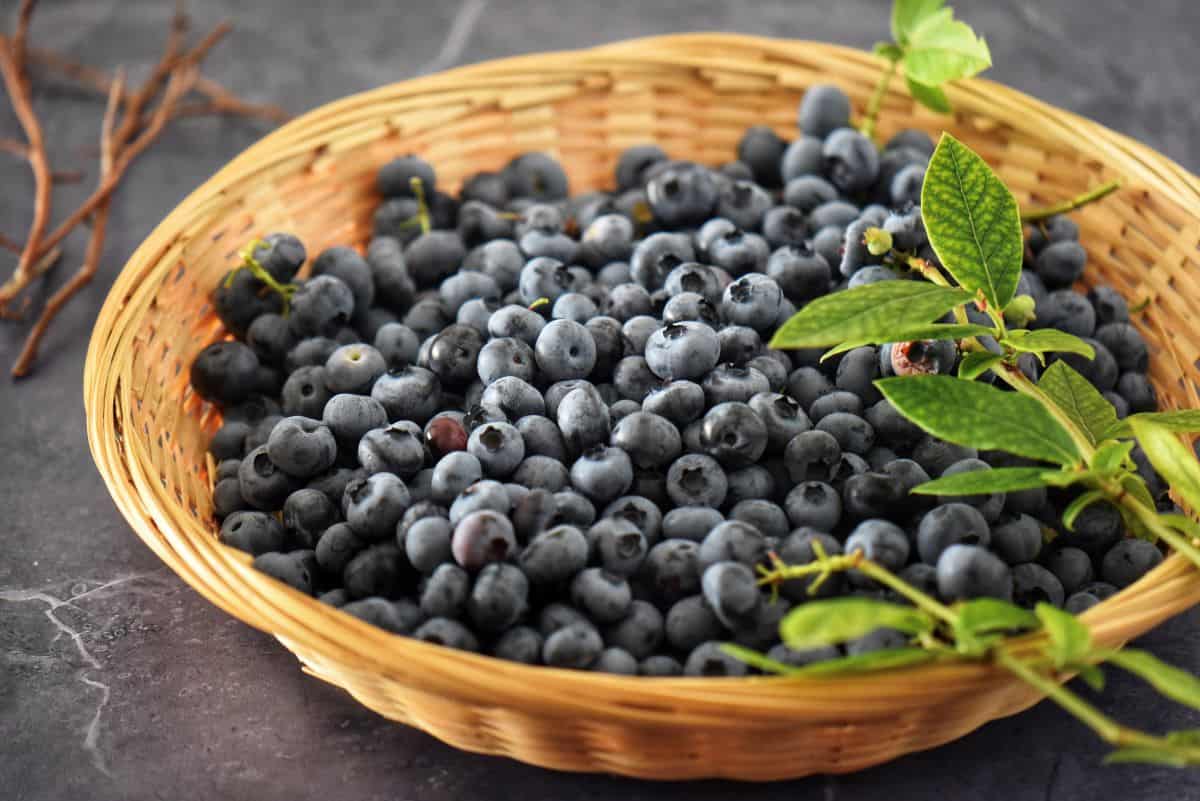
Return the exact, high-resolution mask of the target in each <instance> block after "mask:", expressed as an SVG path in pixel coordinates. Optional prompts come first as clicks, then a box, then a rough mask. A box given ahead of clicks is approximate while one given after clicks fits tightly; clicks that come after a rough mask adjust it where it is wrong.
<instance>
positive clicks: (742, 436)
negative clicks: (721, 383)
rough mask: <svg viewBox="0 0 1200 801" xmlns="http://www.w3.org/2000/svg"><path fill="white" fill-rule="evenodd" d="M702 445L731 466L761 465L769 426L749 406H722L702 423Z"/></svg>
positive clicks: (743, 404)
mask: <svg viewBox="0 0 1200 801" xmlns="http://www.w3.org/2000/svg"><path fill="white" fill-rule="evenodd" d="M700 445H701V447H702V448H703V449H704V451H705V452H706V453H707V454H708V455H709V456H712V457H713V458H714V459H716V460H717V461H718V462H720V463H721V464H722V465H724V466H727V467H746V466H748V465H751V464H754V463H755V462H757V461H758V460H759V459H760V458H761V457H762V455H763V452H764V451H765V450H766V447H767V427H766V424H765V423H763V421H762V419H761V418H760V417H759V416H758V415H757V414H756V413H755V412H754V410H753V409H752V408H751V407H750V406H749V405H748V404H745V403H740V402H728V403H718V404H717V405H716V406H713V407H712V408H711V409H709V411H708V413H707V414H706V415H705V416H704V419H703V420H702V421H701V424H700Z"/></svg>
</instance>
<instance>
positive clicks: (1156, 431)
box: [1129, 416, 1200, 509]
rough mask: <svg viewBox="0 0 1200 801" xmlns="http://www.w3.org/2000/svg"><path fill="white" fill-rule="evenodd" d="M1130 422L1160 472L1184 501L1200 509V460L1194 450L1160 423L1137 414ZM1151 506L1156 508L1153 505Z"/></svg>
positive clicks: (1139, 441) (1193, 507)
mask: <svg viewBox="0 0 1200 801" xmlns="http://www.w3.org/2000/svg"><path fill="white" fill-rule="evenodd" d="M1129 424H1130V425H1131V426H1132V427H1133V434H1134V436H1136V437H1137V441H1138V443H1139V444H1141V446H1142V450H1143V451H1145V452H1146V458H1147V459H1149V460H1150V464H1152V465H1154V469H1155V470H1157V471H1158V472H1159V475H1161V476H1162V477H1163V478H1165V479H1166V480H1167V484H1169V485H1170V486H1171V489H1173V490H1174V491H1175V492H1178V493H1179V496H1180V497H1181V498H1182V500H1183V502H1184V503H1186V504H1187V505H1188V506H1190V507H1191V508H1192V509H1200V463H1198V462H1197V461H1196V456H1195V454H1194V453H1192V449H1191V448H1188V447H1187V446H1185V445H1184V444H1183V443H1182V442H1180V441H1179V438H1178V437H1177V436H1176V435H1175V434H1174V432H1173V431H1172V430H1171V429H1169V428H1166V427H1164V426H1161V425H1158V424H1157V423H1152V422H1149V421H1147V420H1145V419H1142V420H1139V419H1137V417H1136V416H1135V417H1132V418H1129ZM1150 508H1154V507H1153V505H1151V507H1150Z"/></svg>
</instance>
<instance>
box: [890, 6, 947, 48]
mask: <svg viewBox="0 0 1200 801" xmlns="http://www.w3.org/2000/svg"><path fill="white" fill-rule="evenodd" d="M945 1H946V0H895V2H894V3H892V38H893V39H895V40H896V42H897V44H901V45H904V44H907V43H908V39H909V37H910V36H911V35H912V32H913V31H914V30H915V29H916V28H917V27H918V26H920V25H921V24H922V23H924V22H925V21H926V20H927V19H929V18H930V17H931V16H933V15H934V14H936V13H937V12H938V11H940V10H941V9H942V6H943V5H945Z"/></svg>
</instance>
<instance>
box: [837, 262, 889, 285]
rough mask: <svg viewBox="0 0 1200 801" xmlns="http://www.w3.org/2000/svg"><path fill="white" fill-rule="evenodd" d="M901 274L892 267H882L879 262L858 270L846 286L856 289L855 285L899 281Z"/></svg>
mask: <svg viewBox="0 0 1200 801" xmlns="http://www.w3.org/2000/svg"><path fill="white" fill-rule="evenodd" d="M898 280H900V276H899V274H898V273H897V272H896V271H895V270H893V269H892V268H890V267H882V266H880V265H877V264H872V265H870V266H867V267H863V268H862V269H860V270H856V271H855V272H854V274H853V275H852V276H850V280H849V281H848V282H847V283H846V287H847V288H849V289H854V288H855V287H860V286H866V285H867V284H875V283H878V282H880V281H898Z"/></svg>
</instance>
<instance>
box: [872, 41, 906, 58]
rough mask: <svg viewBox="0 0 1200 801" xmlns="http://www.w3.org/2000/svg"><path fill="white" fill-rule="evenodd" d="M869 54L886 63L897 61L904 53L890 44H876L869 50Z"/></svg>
mask: <svg viewBox="0 0 1200 801" xmlns="http://www.w3.org/2000/svg"><path fill="white" fill-rule="evenodd" d="M871 52H872V53H874V54H875V55H877V56H880V57H881V58H886V59H887V60H888V61H899V60H900V59H901V58H903V57H904V51H903V50H901V49H900V48H899V47H898V46H897V45H894V44H892V43H891V42H876V43H875V46H874V47H872V48H871Z"/></svg>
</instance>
